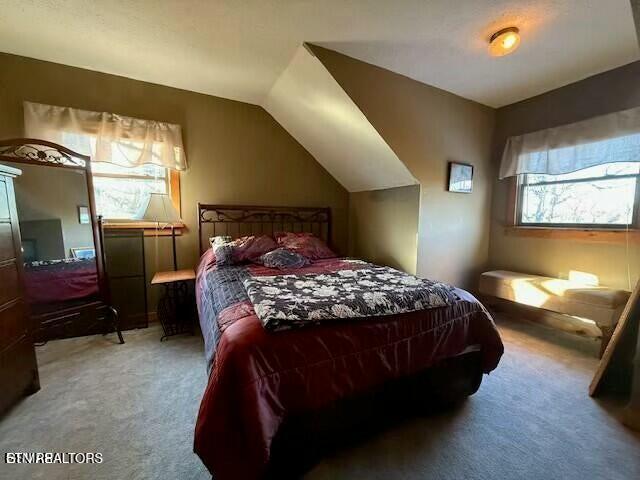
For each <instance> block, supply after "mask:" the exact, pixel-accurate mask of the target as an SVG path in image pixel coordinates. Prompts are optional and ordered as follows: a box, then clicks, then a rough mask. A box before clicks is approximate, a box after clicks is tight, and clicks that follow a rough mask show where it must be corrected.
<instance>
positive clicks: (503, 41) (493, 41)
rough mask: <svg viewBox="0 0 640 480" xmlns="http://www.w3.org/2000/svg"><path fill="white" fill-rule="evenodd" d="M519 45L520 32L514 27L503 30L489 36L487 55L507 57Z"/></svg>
mask: <svg viewBox="0 0 640 480" xmlns="http://www.w3.org/2000/svg"><path fill="white" fill-rule="evenodd" d="M518 45H520V31H519V30H518V29H517V28H516V27H509V28H503V29H502V30H498V31H497V32H496V33H494V34H493V35H491V38H490V39H489V53H490V54H491V55H492V56H494V57H503V56H505V55H509V54H510V53H511V52H513V51H514V50H515V49H516V48H518Z"/></svg>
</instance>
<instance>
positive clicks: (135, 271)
mask: <svg viewBox="0 0 640 480" xmlns="http://www.w3.org/2000/svg"><path fill="white" fill-rule="evenodd" d="M104 245H105V257H106V269H107V272H109V277H126V276H134V275H142V273H143V272H144V263H143V262H144V258H143V255H142V241H141V237H139V236H138V237H135V236H106V237H105V239H104Z"/></svg>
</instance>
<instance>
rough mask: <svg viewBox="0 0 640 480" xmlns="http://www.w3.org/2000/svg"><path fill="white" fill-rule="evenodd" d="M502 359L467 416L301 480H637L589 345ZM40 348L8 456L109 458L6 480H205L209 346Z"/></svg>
mask: <svg viewBox="0 0 640 480" xmlns="http://www.w3.org/2000/svg"><path fill="white" fill-rule="evenodd" d="M499 325H500V329H501V332H502V334H503V338H504V340H505V344H506V353H505V356H504V357H503V360H502V363H501V364H500V366H499V367H498V369H497V370H496V371H495V372H494V373H492V374H491V375H490V376H489V377H485V380H484V382H483V385H482V386H481V387H480V391H479V392H478V393H477V394H476V395H474V396H473V397H471V398H470V399H469V400H468V401H467V402H465V403H464V404H463V405H462V406H461V407H459V408H456V409H454V410H450V411H447V412H442V413H438V414H435V415H431V416H429V417H421V418H416V419H412V420H411V421H408V422H405V423H403V424H401V425H397V426H396V427H394V428H392V429H390V430H387V431H385V432H383V433H381V434H378V435H376V436H375V437H373V438H371V439H369V440H368V441H366V442H364V443H362V444H359V445H357V446H354V447H352V448H349V449H345V450H342V451H340V453H338V454H336V455H333V456H331V457H329V458H326V459H325V460H324V461H322V462H321V463H320V464H318V465H317V466H316V467H315V468H314V469H313V470H312V471H311V472H309V473H308V474H307V476H306V477H305V478H307V479H308V480H320V479H332V480H334V479H365V478H366V479H368V480H372V479H394V478H398V479H456V480H457V479H462V478H468V479H504V478H508V479H532V478H535V479H537V478H540V479H563V480H566V479H570V480H573V479H575V480H588V479H607V480H615V479H638V478H640V435H638V434H636V433H633V432H631V431H629V430H627V429H625V428H624V427H623V426H622V425H621V424H620V423H619V422H618V421H617V420H616V418H615V414H616V406H615V405H611V404H605V403H603V402H597V401H594V400H592V399H590V398H589V397H588V396H587V395H586V390H587V385H588V383H589V381H590V379H591V373H592V371H593V370H594V369H595V366H596V363H597V361H596V359H595V354H596V351H597V348H598V345H597V343H596V342H595V341H593V340H587V339H583V338H579V337H575V336H572V335H569V334H566V333H563V332H558V331H555V330H551V329H548V328H546V327H540V326H536V325H532V324H528V323H521V322H514V321H507V320H502V321H500V322H499ZM125 337H126V341H127V343H126V345H123V346H119V345H116V344H114V343H112V338H111V337H99V336H98V337H88V338H80V339H71V340H62V341H56V342H50V343H49V344H47V345H46V346H44V347H41V348H38V360H39V364H40V375H41V380H42V390H41V391H40V392H38V393H37V394H35V395H33V396H31V397H29V398H27V399H26V400H24V401H22V402H21V403H20V404H19V405H17V406H16V407H15V408H14V409H12V410H11V411H10V412H9V413H8V414H7V415H5V417H4V418H2V419H0V451H1V452H3V453H4V452H7V451H59V452H101V453H102V454H103V456H104V463H102V464H100V465H71V466H70V465H6V464H4V462H3V460H4V459H2V460H0V478H2V479H11V480H20V479H34V478H43V479H53V480H58V479H60V480H62V479H65V480H66V479H71V480H72V479H126V480H136V479H172V480H175V479H180V480H182V479H187V480H188V479H205V478H210V477H209V476H208V474H207V472H206V470H205V469H204V467H203V466H202V465H201V463H200V461H199V460H198V458H197V457H196V456H195V455H194V454H193V453H192V438H193V437H192V436H193V426H194V422H195V418H196V414H197V410H198V404H199V401H200V396H201V395H202V392H203V390H204V387H205V383H206V375H205V370H204V360H203V356H202V345H201V340H200V339H199V338H198V337H176V338H173V339H170V340H169V341H168V342H163V343H160V342H159V338H160V331H159V329H158V328H157V327H152V328H149V329H146V330H139V331H135V332H127V333H126V335H125ZM240 480H241V479H240Z"/></svg>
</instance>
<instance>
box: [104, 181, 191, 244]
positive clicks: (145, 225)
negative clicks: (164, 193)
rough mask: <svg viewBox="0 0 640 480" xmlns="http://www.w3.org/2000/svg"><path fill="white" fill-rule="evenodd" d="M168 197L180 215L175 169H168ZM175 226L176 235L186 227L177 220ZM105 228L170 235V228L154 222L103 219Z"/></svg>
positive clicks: (178, 183)
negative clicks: (158, 225) (162, 227)
mask: <svg viewBox="0 0 640 480" xmlns="http://www.w3.org/2000/svg"><path fill="white" fill-rule="evenodd" d="M169 197H171V203H173V206H174V208H175V209H176V211H177V212H178V213H179V214H180V216H181V217H182V206H181V202H180V198H181V197H180V172H179V171H177V170H171V169H170V170H169ZM173 226H174V227H175V232H176V235H182V231H183V230H185V229H186V228H187V226H186V225H185V224H184V222H178V223H175V224H174V225H173ZM104 228H105V229H107V230H108V229H127V228H131V229H134V228H135V229H140V228H142V229H143V230H144V234H145V236H150V237H153V236H156V235H158V236H169V235H171V229H170V228H164V229H160V230H158V228H157V225H156V224H155V223H154V222H118V221H113V220H105V221H104Z"/></svg>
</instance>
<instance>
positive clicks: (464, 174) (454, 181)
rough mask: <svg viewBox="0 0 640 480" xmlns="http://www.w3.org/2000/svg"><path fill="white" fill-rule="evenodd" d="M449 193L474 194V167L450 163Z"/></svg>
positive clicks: (466, 164)
mask: <svg viewBox="0 0 640 480" xmlns="http://www.w3.org/2000/svg"><path fill="white" fill-rule="evenodd" d="M449 191H450V192H455V193H471V192H473V165H471V164H468V163H459V162H449Z"/></svg>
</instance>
